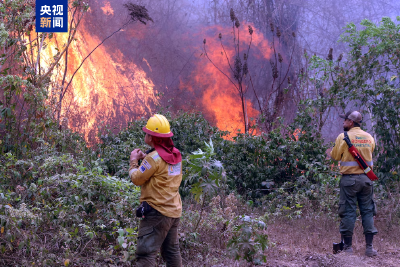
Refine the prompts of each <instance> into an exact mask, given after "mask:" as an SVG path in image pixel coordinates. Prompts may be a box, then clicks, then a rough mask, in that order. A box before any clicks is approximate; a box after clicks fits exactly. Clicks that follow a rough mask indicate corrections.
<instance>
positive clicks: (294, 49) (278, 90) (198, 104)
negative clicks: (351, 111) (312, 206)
mask: <svg viewBox="0 0 400 267" xmlns="http://www.w3.org/2000/svg"><path fill="white" fill-rule="evenodd" d="M126 2H127V1H93V2H91V3H90V6H91V7H90V12H89V13H88V14H87V17H86V18H85V21H84V25H85V28H87V29H88V31H89V32H90V34H93V35H96V36H97V37H98V38H99V39H100V40H101V39H104V38H106V37H107V36H108V35H109V34H111V33H112V32H113V31H114V30H115V29H117V28H119V27H120V26H121V25H123V24H124V22H125V21H126V19H127V12H126V10H125V9H124V6H123V5H124V3H126ZM134 3H136V4H138V5H144V6H145V7H146V8H147V9H148V11H149V14H150V15H151V17H152V18H153V20H154V23H152V22H150V23H148V24H147V25H143V24H140V25H139V24H135V25H134V26H128V27H126V29H124V31H122V32H119V33H118V34H117V35H115V36H113V38H111V39H109V40H107V42H106V43H105V44H104V46H105V47H106V51H109V52H110V54H112V51H114V50H115V48H118V49H119V50H120V51H121V54H118V55H117V56H118V57H121V61H123V62H124V61H128V62H133V63H135V64H136V65H138V66H139V67H140V68H142V69H143V70H144V71H145V73H146V75H147V76H148V77H149V79H150V80H151V81H152V82H153V83H154V89H155V90H156V91H157V92H158V93H160V95H162V97H161V98H160V100H161V102H160V104H161V106H164V107H165V106H168V107H170V108H171V110H172V111H176V110H179V109H183V110H196V111H199V110H200V111H202V112H203V113H204V114H205V116H206V117H207V118H208V119H209V120H211V121H213V123H214V125H218V126H220V127H222V129H224V130H230V131H236V130H237V129H241V131H242V132H244V126H245V125H244V123H243V119H242V117H244V116H245V117H246V116H247V117H248V118H247V120H248V121H249V119H250V117H254V118H257V117H258V116H259V115H262V116H263V117H264V120H263V122H262V123H261V122H259V123H258V126H259V127H260V128H261V130H262V131H269V130H270V129H271V124H272V123H273V122H275V121H276V119H277V118H278V117H284V118H285V120H286V121H287V122H290V121H291V120H292V119H293V118H294V114H295V112H296V110H297V107H298V103H299V102H300V101H301V100H303V99H305V98H306V97H305V94H304V91H305V90H304V87H303V86H299V84H298V82H299V76H301V75H303V74H302V73H303V72H302V71H304V70H305V69H307V67H308V66H307V60H306V59H305V57H304V55H305V54H308V56H313V55H317V56H321V57H323V58H325V57H328V56H329V55H328V54H329V51H330V49H331V48H332V51H333V52H332V53H331V56H332V57H333V58H334V59H338V58H339V57H340V55H342V57H343V55H344V57H345V58H346V52H347V51H348V48H347V47H346V46H345V45H344V44H343V43H341V42H339V38H340V35H341V34H342V33H343V32H344V27H345V26H346V24H347V23H349V22H354V23H355V24H356V25H358V24H359V23H360V22H361V21H362V20H363V19H369V20H371V21H374V22H378V21H379V20H380V19H381V18H382V17H384V16H389V17H392V18H394V17H395V15H396V12H398V11H399V10H400V4H399V3H397V2H396V1H389V2H387V1H378V0H377V1H372V0H371V1H357V0H354V1H344V2H340V1H326V2H321V1H307V2H306V3H303V1H256V0H251V1H217V0H216V1H184V0H178V1H145V2H143V1H134ZM231 9H233V11H234V13H235V16H236V18H237V20H238V21H239V22H240V24H241V25H240V26H239V30H241V34H240V36H239V37H240V41H239V43H238V44H239V46H238V47H237V48H238V49H239V50H240V51H239V54H238V55H239V56H240V58H241V59H242V61H243V56H244V54H245V53H246V50H247V46H248V45H249V40H250V38H249V37H250V34H249V33H248V31H247V27H248V25H251V26H252V27H253V28H254V32H255V35H257V38H258V39H259V40H258V41H257V40H253V43H252V44H251V48H250V50H249V55H248V60H247V69H248V74H247V75H246V77H245V78H244V79H243V86H244V94H243V97H244V98H245V99H246V100H247V101H248V105H250V107H248V106H247V105H246V107H245V108H244V109H242V108H237V107H239V106H240V105H241V104H240V103H241V96H240V92H239V93H238V92H237V90H236V89H235V86H234V85H233V84H232V83H231V82H230V81H229V79H228V78H227V77H226V76H228V77H229V78H231V79H232V80H234V75H233V72H232V71H231V70H230V67H229V64H231V65H233V64H234V60H235V59H234V58H235V55H236V54H234V53H232V52H231V51H232V50H234V49H235V47H236V45H235V42H234V36H233V27H232V26H233V25H232V24H234V23H232V20H231V16H230V10H231ZM220 33H221V35H222V39H221V43H222V44H223V46H224V48H225V49H226V50H227V51H225V52H227V53H228V54H227V55H225V52H224V50H223V49H224V48H223V47H222V46H221V43H220V40H219V38H218V37H219V34H220ZM293 34H294V35H295V36H296V37H294V36H293ZM204 39H206V40H207V41H208V44H207V53H208V55H210V57H211V59H212V60H213V61H214V63H215V65H216V67H218V68H219V69H220V70H221V71H219V70H218V69H217V68H215V66H214V65H213V64H211V63H210V61H209V60H208V59H207V57H206V56H205V51H204V46H203V40H204ZM261 40H262V41H261ZM228 61H229V62H228ZM225 74H226V75H225ZM117 75H122V76H126V75H128V74H127V72H118V73H117ZM117 79H118V78H117ZM130 90H131V91H133V90H137V91H139V90H140V88H138V87H131V88H126V89H125V91H126V94H132V93H133V92H130ZM312 94H313V95H312V96H311V97H317V95H318V94H319V92H313V93H312ZM307 97H308V96H307ZM112 101H114V102H115V105H114V108H115V110H118V112H115V114H114V116H116V117H113V116H111V117H110V118H107V117H105V118H103V119H104V120H107V121H108V122H109V123H113V124H116V125H117V124H118V120H120V121H121V122H123V123H122V125H126V121H127V120H126V119H125V118H124V114H129V115H128V116H129V117H140V116H143V115H144V113H143V111H142V112H139V113H138V112H132V111H131V110H129V109H128V108H127V107H126V103H122V102H123V100H122V99H121V98H117V99H112ZM156 103H157V102H153V103H152V104H150V106H151V107H152V108H154V107H155V106H156V105H157V104H156ZM131 104H133V103H131ZM138 104H139V105H140V102H139V103H138ZM121 107H122V108H121ZM247 109H249V111H247ZM229 110H230V112H229ZM243 111H245V113H246V114H243ZM147 112H148V111H147ZM337 112H340V110H335V111H334V112H332V114H330V115H329V116H328V118H327V120H326V122H325V127H324V128H323V129H324V135H326V136H327V137H328V136H329V138H333V135H329V134H330V133H336V132H337V131H340V126H339V127H338V126H337V123H336V122H335V119H336V118H337V117H336V113H337ZM229 114H231V115H229ZM114 118H115V119H114ZM225 121H227V122H229V125H233V126H232V127H228V126H226V125H227V124H228V123H225V124H224V123H222V122H225ZM218 122H219V123H218ZM252 123H253V124H254V121H253V122H250V121H249V122H248V124H250V126H251V124H252ZM223 125H224V126H223ZM119 127H120V126H119ZM228 128H229V129H228ZM331 129H334V130H331Z"/></svg>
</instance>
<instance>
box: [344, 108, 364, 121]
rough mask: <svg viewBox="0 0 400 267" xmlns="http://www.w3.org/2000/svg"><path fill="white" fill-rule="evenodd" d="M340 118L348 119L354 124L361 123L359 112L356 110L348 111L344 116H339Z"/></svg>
mask: <svg viewBox="0 0 400 267" xmlns="http://www.w3.org/2000/svg"><path fill="white" fill-rule="evenodd" d="M339 117H340V118H342V119H349V120H352V121H354V122H356V123H361V122H362V115H361V113H360V112H358V111H356V110H352V111H348V112H347V113H346V114H341V115H339Z"/></svg>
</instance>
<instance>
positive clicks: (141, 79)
mask: <svg viewBox="0 0 400 267" xmlns="http://www.w3.org/2000/svg"><path fill="white" fill-rule="evenodd" d="M101 9H102V11H103V13H104V14H105V15H106V16H114V10H113V9H112V7H111V5H110V2H108V1H104V2H103V5H102V7H101ZM242 25H243V26H241V27H240V28H239V29H240V47H241V53H240V55H241V57H242V58H243V52H246V53H247V47H248V44H249V42H250V34H249V32H248V30H247V27H246V26H244V25H246V23H242ZM253 29H254V26H253ZM127 30H128V31H129V32H132V30H131V29H127ZM133 32H136V30H134V31H133ZM218 33H222V34H223V35H222V36H223V38H222V41H223V43H224V46H225V51H226V54H227V57H228V58H229V60H230V62H231V64H232V63H233V59H234V55H235V48H234V46H233V42H232V38H233V36H232V28H230V27H223V26H211V27H203V28H202V29H200V30H199V31H198V33H197V34H196V35H197V37H199V43H196V44H195V45H196V46H197V45H199V44H201V43H202V42H201V41H202V38H204V37H205V38H206V39H207V44H206V48H207V55H208V56H209V58H211V60H212V61H213V63H214V64H215V65H216V66H218V68H219V69H221V70H222V71H223V72H224V73H225V74H227V75H228V76H229V77H233V75H232V72H231V70H230V68H229V65H228V62H227V57H226V55H225V54H224V52H223V50H222V48H221V45H220V40H219V39H218ZM142 37H143V36H142V35H140V33H138V36H137V38H139V39H140V38H142ZM67 38H68V34H66V33H61V34H55V38H53V39H52V40H50V41H49V43H48V45H47V47H46V49H44V50H43V51H42V54H43V61H44V62H43V63H45V62H46V61H49V62H50V61H51V60H50V59H52V58H53V57H54V55H56V54H57V52H58V50H57V49H60V48H61V47H62V46H63V45H64V44H66V43H67ZM101 41H102V40H100V39H99V38H98V37H97V36H96V35H92V34H90V33H89V31H88V30H87V28H86V27H85V23H82V24H81V25H80V29H79V30H78V33H77V35H76V41H74V42H72V45H71V46H70V48H69V50H68V71H67V75H66V83H65V84H64V86H65V85H66V84H67V83H68V82H69V81H70V79H71V77H72V74H73V72H74V71H75V70H76V69H77V68H78V66H79V65H80V64H81V62H82V61H83V60H84V59H85V57H86V56H87V55H88V54H89V53H90V52H91V51H92V49H93V48H94V47H96V46H97V45H98V44H99V43H100V42H101ZM188 49H193V47H189V48H188ZM270 55H271V50H270V47H269V44H268V41H267V40H266V39H265V38H264V36H263V35H262V34H261V33H259V32H258V31H257V29H254V33H253V35H252V45H251V48H250V57H252V58H253V60H257V59H262V60H265V59H269V58H270ZM197 57H198V60H197V63H196V65H195V69H194V71H193V72H192V75H191V76H190V77H186V78H185V79H184V80H183V82H181V83H180V89H181V90H189V91H192V92H193V91H197V93H196V97H198V102H199V108H201V109H202V111H203V112H204V113H205V114H206V116H207V117H208V118H211V119H213V120H214V123H215V124H216V126H217V127H218V128H220V129H221V130H228V131H230V132H231V136H230V137H232V136H234V135H235V134H236V133H237V132H238V131H240V132H242V133H243V132H244V123H245V121H246V123H247V124H248V125H252V121H251V118H256V117H257V116H258V115H259V111H258V110H257V109H256V108H254V107H253V104H252V101H251V100H250V98H251V96H252V89H251V88H250V89H249V86H250V83H249V79H248V78H247V79H245V81H244V83H243V86H244V87H245V88H247V90H248V92H247V94H245V113H246V116H243V109H242V103H241V99H240V96H239V93H238V92H237V90H236V89H235V87H234V85H233V84H232V83H231V82H230V81H229V79H228V78H227V77H226V76H225V75H224V74H222V73H221V72H220V70H218V69H217V68H216V67H215V66H214V65H213V64H212V63H211V62H210V61H209V60H208V59H207V58H206V57H205V56H204V54H203V55H200V53H198V54H197ZM142 61H143V62H144V63H145V64H146V65H147V66H148V69H149V71H152V66H150V64H149V62H148V61H147V60H146V59H145V58H143V59H142ZM48 64H49V63H48ZM60 64H61V65H60V68H59V70H63V69H64V66H63V64H64V60H61V61H60ZM44 65H46V64H44ZM249 71H250V73H251V72H252V69H250V68H249ZM61 78H62V75H59V76H55V75H53V80H55V81H61ZM231 79H232V80H233V78H231ZM199 92H201V93H200V96H199ZM157 95H158V94H157V91H156V89H155V85H154V84H153V82H152V80H151V79H150V77H149V76H148V74H146V72H145V71H144V70H143V69H142V68H141V67H139V66H138V65H136V64H135V63H134V62H131V61H130V60H129V59H127V58H126V57H125V55H124V53H123V52H121V50H120V49H118V47H115V46H113V47H112V49H111V48H110V49H108V48H107V46H105V45H102V46H100V47H99V48H97V49H96V51H95V52H94V53H93V54H92V55H91V56H90V57H89V58H88V59H87V60H86V61H85V63H84V64H83V65H82V67H81V68H80V69H79V71H78V72H77V73H76V75H75V77H74V79H73V81H72V83H71V86H70V87H69V89H68V92H67V93H66V95H65V98H64V100H63V104H62V112H61V117H62V118H72V119H71V120H70V121H69V122H68V125H69V127H71V128H73V129H74V130H77V131H79V132H81V133H84V134H85V137H86V139H89V137H90V136H91V137H93V134H94V133H96V132H97V126H98V125H99V124H100V122H101V121H106V122H108V123H110V121H114V122H115V121H118V123H117V124H118V126H122V125H126V122H128V121H130V120H132V119H135V118H137V117H141V116H144V115H149V114H151V113H152V112H153V111H154V110H153V109H154V107H155V105H156V104H158V103H159V99H158V97H157ZM182 100H184V99H182ZM244 117H245V118H244ZM114 126H115V123H114Z"/></svg>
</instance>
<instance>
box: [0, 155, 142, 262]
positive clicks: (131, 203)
mask: <svg viewBox="0 0 400 267" xmlns="http://www.w3.org/2000/svg"><path fill="white" fill-rule="evenodd" d="M99 161H100V160H98V161H94V162H92V163H91V164H85V165H83V162H82V161H81V160H80V159H79V158H75V157H74V156H73V155H71V154H62V155H57V153H55V154H53V155H49V154H46V153H44V155H39V156H37V157H35V158H33V159H32V160H29V159H28V160H25V161H21V160H17V159H16V158H15V157H14V156H13V155H12V154H11V153H8V154H6V155H5V157H2V158H1V168H0V224H1V226H0V227H1V229H2V230H1V232H2V233H4V238H2V239H1V241H0V252H1V253H2V257H1V258H2V259H3V264H5V263H6V262H9V261H7V260H8V259H9V258H8V256H9V255H10V256H11V255H12V259H13V263H14V264H15V263H17V262H15V257H16V256H17V255H18V264H21V265H25V266H26V265H32V264H33V263H35V264H38V265H41V264H47V265H62V264H63V263H64V261H65V260H66V259H68V260H69V261H70V262H71V263H76V264H78V265H87V264H89V265H91V264H93V263H94V262H97V261H104V260H106V259H109V260H111V261H113V262H123V261H127V260H132V259H133V254H134V252H135V249H136V245H135V240H136V229H137V223H138V222H137V220H135V219H133V218H135V215H134V212H133V211H134V207H135V206H137V205H138V203H139V192H140V189H139V188H138V187H136V186H134V185H133V184H131V183H130V182H127V181H125V180H121V179H119V178H117V177H111V176H108V175H103V174H102V173H103V169H102V168H101V166H100V164H99ZM84 255H86V256H85V257H80V256H84ZM0 262H1V261H0Z"/></svg>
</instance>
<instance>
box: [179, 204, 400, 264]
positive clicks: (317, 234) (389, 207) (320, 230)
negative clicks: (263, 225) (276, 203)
mask: <svg viewBox="0 0 400 267" xmlns="http://www.w3.org/2000/svg"><path fill="white" fill-rule="evenodd" d="M396 203H398V199H397V198H396V199H395V198H392V199H391V200H388V199H387V200H386V201H385V204H384V205H383V203H381V206H383V208H382V209H381V210H380V211H379V214H378V216H377V217H376V218H375V225H376V227H377V228H378V231H379V233H378V235H377V236H375V239H374V247H375V249H377V250H378V253H379V255H378V256H377V257H374V258H369V257H366V256H365V255H364V252H365V241H364V235H363V229H362V225H361V217H360V216H359V217H358V219H357V221H356V226H355V231H354V236H353V248H354V254H353V255H351V256H349V255H344V254H343V253H340V254H337V255H334V254H332V243H333V242H339V241H340V233H339V222H340V221H339V218H338V217H335V216H333V217H332V215H330V216H328V215H323V216H317V215H315V214H316V213H315V212H312V211H311V209H306V208H305V209H304V213H303V214H302V217H301V218H296V219H289V218H287V217H286V216H284V215H281V216H280V217H277V218H274V219H272V220H271V221H270V222H269V223H268V229H267V230H266V232H267V234H268V236H269V240H270V242H271V246H270V248H269V249H267V250H266V251H265V255H266V257H267V262H266V263H265V264H263V265H262V266H400V242H399V241H398V240H400V218H398V217H399V216H398V214H397V212H396V210H397V208H396V207H397V205H395V204H396ZM192 208H193V210H196V208H195V207H192ZM188 209H189V208H188ZM306 210H308V212H306ZM262 213H263V212H262V211H261V210H257V209H249V208H248V207H247V209H246V207H245V205H243V203H238V209H237V214H248V215H252V217H253V216H254V217H257V214H258V216H259V215H261V214H262ZM211 214H212V213H210V207H208V210H207V212H205V214H204V221H203V222H204V224H203V223H202V224H200V225H201V227H199V229H198V230H199V233H200V234H201V235H202V238H201V240H202V242H200V243H202V245H201V247H198V248H196V249H193V248H192V249H189V250H187V251H182V254H183V257H184V266H209V267H211V266H213V267H217V266H253V265H252V264H251V263H247V262H245V261H235V260H233V259H232V258H231V257H230V256H229V255H228V253H227V252H226V250H225V248H226V246H225V245H221V244H224V243H225V242H226V241H227V238H228V237H226V236H223V235H222V234H221V232H220V227H221V225H220V224H218V223H216V222H215V221H214V222H213V221H212V220H213V219H214V218H215V214H214V215H213V216H211ZM187 223H188V221H186V225H182V226H181V228H182V230H184V231H188V230H189V229H188V228H190V227H189V225H188V224H187ZM207 225H209V226H211V225H213V227H215V228H212V227H210V228H208V227H207ZM217 228H218V229H217ZM221 242H222V243H221ZM225 244H226V243H225ZM196 252H197V253H196ZM198 252H200V253H198ZM185 253H189V254H191V255H188V254H186V255H184V254H185ZM193 253H194V254H193Z"/></svg>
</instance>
